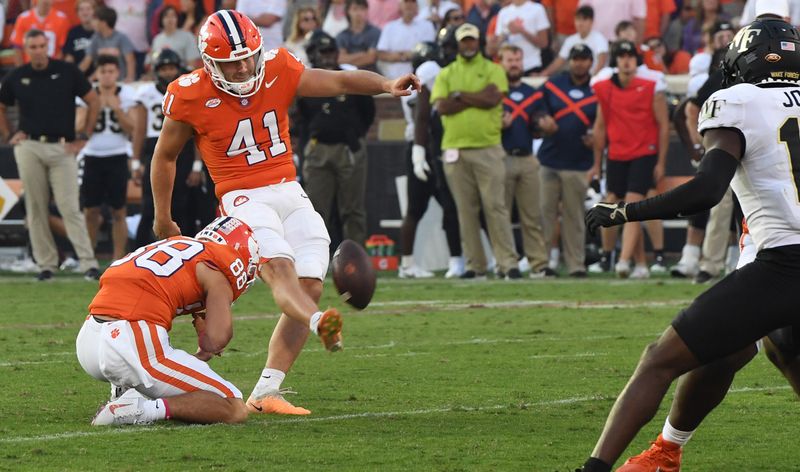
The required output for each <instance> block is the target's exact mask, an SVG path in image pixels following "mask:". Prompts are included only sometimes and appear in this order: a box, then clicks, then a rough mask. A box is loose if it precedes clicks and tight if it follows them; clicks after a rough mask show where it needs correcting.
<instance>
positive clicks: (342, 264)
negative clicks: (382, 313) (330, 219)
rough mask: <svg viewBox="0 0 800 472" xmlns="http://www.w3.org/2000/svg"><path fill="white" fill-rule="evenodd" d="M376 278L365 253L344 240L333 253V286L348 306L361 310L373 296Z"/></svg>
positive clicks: (351, 241) (358, 246)
mask: <svg viewBox="0 0 800 472" xmlns="http://www.w3.org/2000/svg"><path fill="white" fill-rule="evenodd" d="M376 282H377V278H376V275H375V269H374V268H373V267H372V260H370V258H369V256H368V255H367V251H365V250H364V248H363V247H361V245H360V244H358V243H356V242H355V241H353V240H350V239H345V240H344V241H342V244H340V245H339V247H338V248H337V249H336V252H334V253H333V284H334V285H336V290H337V291H338V292H339V295H342V297H343V298H344V300H345V301H346V302H347V303H349V304H350V305H352V306H354V307H355V308H358V309H359V310H363V309H364V308H366V307H367V305H369V302H370V300H372V295H374V294H375V284H376Z"/></svg>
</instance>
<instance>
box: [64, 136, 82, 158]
mask: <svg viewBox="0 0 800 472" xmlns="http://www.w3.org/2000/svg"><path fill="white" fill-rule="evenodd" d="M84 146H86V141H85V140H83V139H76V140H75V141H69V142H66V143H64V149H66V151H67V152H68V153H70V154H72V155H74V156H77V155H78V153H80V152H81V149H83V147H84Z"/></svg>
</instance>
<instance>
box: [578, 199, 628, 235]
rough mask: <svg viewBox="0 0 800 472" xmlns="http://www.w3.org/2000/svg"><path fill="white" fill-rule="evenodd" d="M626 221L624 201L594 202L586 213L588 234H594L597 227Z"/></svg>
mask: <svg viewBox="0 0 800 472" xmlns="http://www.w3.org/2000/svg"><path fill="white" fill-rule="evenodd" d="M627 222H628V216H627V215H626V214H625V202H619V203H604V202H600V203H597V204H595V206H593V207H592V208H591V209H590V210H589V211H588V212H587V213H586V229H587V230H589V234H591V235H592V236H594V235H595V234H596V232H597V228H599V227H601V226H602V227H604V228H608V227H609V226H616V225H621V224H625V223H627Z"/></svg>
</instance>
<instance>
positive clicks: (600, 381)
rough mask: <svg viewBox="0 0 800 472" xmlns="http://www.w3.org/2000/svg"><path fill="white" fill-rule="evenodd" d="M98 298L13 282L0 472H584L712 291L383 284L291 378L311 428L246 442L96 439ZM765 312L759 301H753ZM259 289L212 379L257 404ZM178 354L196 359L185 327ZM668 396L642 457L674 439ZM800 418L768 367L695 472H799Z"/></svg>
mask: <svg viewBox="0 0 800 472" xmlns="http://www.w3.org/2000/svg"><path fill="white" fill-rule="evenodd" d="M95 290H96V287H95V285H94V284H92V283H89V282H85V281H83V279H81V278H77V277H75V278H68V277H59V278H57V280H56V281H55V282H53V283H44V284H42V283H35V282H31V281H29V278H27V277H26V278H25V279H23V278H19V277H11V276H6V277H0V299H1V300H2V301H3V305H2V306H3V308H2V310H0V385H1V386H2V392H3V395H2V397H0V470H37V471H44V470H84V471H93V470H131V471H134V470H168V469H169V470H224V471H237V470H242V471H256V470H276V471H277V470H286V471H296V470H314V471H319V470H337V471H340V470H344V471H364V470H370V471H373V470H374V471H384V470H414V471H416V470H420V471H473V470H491V471H512V470H524V471H537V472H538V471H572V470H573V469H574V468H575V467H576V466H578V465H580V464H582V463H583V461H584V460H585V458H586V457H587V455H588V454H589V452H590V451H591V450H592V447H593V446H594V442H595V440H596V438H597V436H598V434H599V432H600V429H601V428H602V425H603V422H604V421H605V417H606V415H607V413H608V411H609V409H610V407H611V404H612V401H613V399H614V397H615V395H616V394H617V393H618V392H619V391H620V389H621V388H622V387H623V385H624V384H625V382H626V381H627V379H628V377H629V375H630V374H631V372H632V370H633V367H634V366H635V364H636V361H637V359H638V357H639V354H640V353H641V351H642V349H643V348H644V346H645V345H646V344H647V343H648V342H650V341H653V340H655V339H656V337H657V336H658V334H659V333H660V331H662V330H663V329H664V328H665V327H666V326H667V324H668V323H669V321H670V320H671V319H672V317H673V316H674V315H675V313H677V312H678V310H679V309H680V308H681V307H683V306H685V305H686V304H687V303H688V302H689V301H690V300H691V299H692V298H693V297H694V296H695V295H696V294H698V293H699V292H700V291H701V287H697V286H693V285H691V284H690V283H688V282H680V281H672V280H669V279H651V280H649V281H646V282H632V281H630V282H629V281H616V280H613V279H590V280H588V281H573V280H561V279H559V280H555V281H520V282H499V281H490V282H484V283H480V282H478V283H464V282H451V281H444V280H441V279H438V280H426V281H405V280H398V279H395V278H391V277H387V278H381V279H380V280H379V285H378V291H377V293H376V296H375V299H374V300H373V303H372V305H371V306H370V307H369V308H368V309H367V310H365V311H363V312H356V311H354V310H352V309H349V308H346V307H347V306H346V305H344V304H343V303H341V302H340V301H339V300H337V299H336V297H335V293H334V291H333V289H332V287H331V286H330V284H327V286H326V292H325V297H324V300H323V303H322V305H323V306H327V305H335V306H339V307H345V308H344V309H343V311H344V313H345V329H344V335H345V338H344V340H345V350H344V351H343V352H341V353H336V354H329V353H327V352H324V350H323V349H322V347H321V345H320V344H319V343H318V341H317V340H316V339H311V340H310V341H309V344H308V346H307V348H306V351H305V352H304V353H303V355H302V356H301V357H300V359H299V360H298V362H297V364H296V365H295V368H294V371H293V372H291V373H290V375H289V376H288V377H287V380H286V382H285V383H284V385H285V386H289V387H292V388H293V389H294V390H296V391H297V392H299V394H298V395H294V396H291V397H290V398H289V399H290V400H291V401H292V402H294V403H295V404H298V405H301V406H304V407H307V408H309V409H310V410H312V411H313V414H312V415H311V416H309V417H305V418H286V417H263V416H251V417H250V419H249V421H248V422H247V423H246V424H244V425H239V426H222V425H215V426H200V427H198V426H192V427H190V426H182V425H178V424H171V423H162V424H160V425H157V426H148V427H122V428H93V427H92V426H90V425H89V422H90V420H91V417H92V415H93V414H94V412H95V410H96V409H97V407H98V405H99V404H101V403H102V402H103V401H105V399H106V398H107V395H108V387H107V385H105V384H102V383H100V382H97V381H95V380H94V379H92V378H90V377H89V376H88V375H86V374H85V373H84V372H83V370H82V369H81V367H80V366H79V364H78V362H77V360H76V358H75V354H74V348H75V344H74V340H75V336H76V334H77V332H78V329H79V328H80V325H81V323H82V322H83V319H84V317H85V312H86V306H87V305H88V303H89V301H90V300H91V298H92V296H93V295H94V291H95ZM754 296H757V294H754ZM276 311H277V310H276V308H275V305H274V304H273V302H272V300H271V297H270V296H269V294H268V291H267V290H266V289H265V287H264V286H263V285H260V284H259V285H257V286H256V287H255V288H254V289H253V290H251V291H250V292H249V293H248V294H247V295H245V296H244V297H243V298H242V300H241V301H240V302H238V303H237V304H236V306H235V307H234V312H235V317H236V323H235V336H234V339H233V341H232V343H231V344H230V346H229V348H228V349H227V351H226V353H225V355H224V356H223V357H222V358H220V359H215V360H213V362H212V365H213V367H214V369H215V370H216V371H217V372H219V373H220V374H222V375H223V376H224V377H226V378H227V379H228V380H231V381H232V382H234V383H235V384H236V385H237V386H238V387H239V388H240V389H241V390H242V391H243V393H244V394H245V396H247V395H248V394H249V392H250V389H251V388H252V387H253V384H254V383H255V380H256V379H257V377H258V375H259V373H260V370H261V368H262V367H263V363H264V360H265V352H266V343H267V340H268V338H269V335H270V333H271V331H272V328H273V326H274V324H275V322H276V319H277V318H276ZM172 340H173V344H174V345H175V346H176V347H182V348H184V349H186V350H189V351H192V352H193V350H194V346H196V344H195V337H194V330H193V329H192V326H191V324H190V323H188V322H187V321H182V322H178V323H176V325H175V327H174V329H173V331H172ZM670 399H671V394H670V395H668V397H667V401H665V402H664V404H663V405H662V410H661V411H660V412H659V414H658V415H657V416H656V418H655V419H654V420H653V422H651V424H649V425H648V426H647V427H645V429H644V430H643V431H642V434H640V435H639V436H638V437H637V438H636V440H635V441H634V443H633V445H632V446H631V448H630V449H629V450H628V454H635V453H638V452H639V451H640V450H642V449H644V448H646V447H647V446H648V442H649V441H650V440H652V439H654V438H655V436H656V435H657V434H658V432H660V430H661V426H662V424H663V421H664V415H665V414H666V410H667V408H668V407H669V400H670ZM799 415H800V403H798V402H797V401H796V399H795V397H794V395H793V393H792V392H791V390H790V389H789V388H788V387H787V383H786V382H785V380H784V379H783V378H782V377H781V376H780V375H779V374H778V372H777V371H776V370H775V369H774V368H773V367H772V366H771V365H770V364H769V362H768V361H766V359H765V358H764V356H758V357H757V358H756V359H755V360H754V361H753V362H752V363H751V364H750V365H749V366H747V367H746V368H745V369H744V370H743V371H742V372H741V373H740V374H739V376H738V377H737V379H736V380H735V382H734V385H733V387H732V391H731V393H730V394H729V395H728V398H727V399H726V401H725V402H724V403H723V404H722V406H720V407H719V408H718V409H717V411H715V412H714V413H713V414H712V415H711V416H710V417H709V418H708V419H707V421H706V423H705V424H704V425H703V426H702V427H701V429H700V430H699V431H698V432H697V433H696V434H695V436H694V438H693V439H692V441H691V443H690V444H689V446H688V447H687V448H686V452H685V454H684V469H683V470H685V471H773V470H774V471H787V470H793V471H797V470H800V465H798V459H797V454H796V446H797V444H798V442H797V424H798V421H797V419H798V418H799V417H800V416H799Z"/></svg>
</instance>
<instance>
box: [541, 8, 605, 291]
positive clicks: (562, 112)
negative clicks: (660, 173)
mask: <svg viewBox="0 0 800 472" xmlns="http://www.w3.org/2000/svg"><path fill="white" fill-rule="evenodd" d="M581 8H584V7H581ZM593 56H594V54H593V52H592V51H591V49H590V48H589V47H588V46H586V45H585V44H576V45H575V46H573V47H572V48H571V49H570V51H569V55H568V56H567V57H568V70H567V71H566V72H562V73H560V74H557V75H555V76H553V77H551V78H550V79H549V80H548V81H547V82H545V83H544V85H543V86H542V88H541V93H542V98H541V99H540V100H539V101H538V102H537V113H536V114H535V115H534V116H537V117H538V119H537V120H536V123H535V124H536V127H537V128H538V130H539V131H540V132H542V133H543V134H544V139H543V140H542V145H541V147H539V152H538V158H539V162H540V163H541V168H540V169H539V179H540V180H541V203H542V226H543V228H544V238H545V241H548V242H550V241H553V240H554V238H555V234H556V231H557V229H558V227H559V224H558V223H559V222H558V213H559V206H560V208H561V231H560V233H561V248H562V253H563V254H564V262H565V263H566V265H567V272H568V273H569V275H570V276H571V277H585V276H586V265H585V255H586V251H585V249H584V246H585V241H586V225H585V223H584V218H583V217H584V214H585V210H584V206H583V205H584V200H585V199H586V191H587V189H588V184H589V180H590V179H591V176H593V175H595V174H597V172H598V171H597V170H595V171H594V172H591V169H592V167H594V157H593V156H592V145H593V144H592V143H593V136H592V125H593V124H594V120H595V116H596V115H597V97H595V96H594V91H593V90H592V87H591V86H590V85H589V71H590V69H591V68H592V57H593ZM548 117H549V119H548ZM553 125H555V126H553ZM554 129H555V131H553V130H554ZM587 176H588V177H587Z"/></svg>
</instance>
